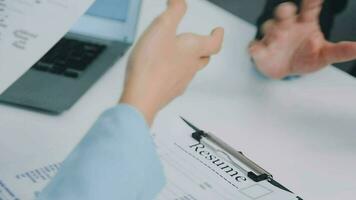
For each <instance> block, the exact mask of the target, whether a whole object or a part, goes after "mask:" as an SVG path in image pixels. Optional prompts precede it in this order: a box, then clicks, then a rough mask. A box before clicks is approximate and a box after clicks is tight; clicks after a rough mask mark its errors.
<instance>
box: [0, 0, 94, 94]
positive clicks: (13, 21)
mask: <svg viewBox="0 0 356 200" xmlns="http://www.w3.org/2000/svg"><path fill="white" fill-rule="evenodd" d="M93 1H94V0H80V1H78V0H0V77H1V79H0V94H1V93H2V92H3V91H5V90H6V89H7V88H8V87H9V86H10V85H11V84H12V83H13V82H14V81H15V80H16V79H18V78H19V77H20V76H21V75H22V74H23V73H24V72H26V71H27V70H28V69H29V68H30V67H31V66H32V65H33V64H35V63H36V61H38V60H39V59H40V58H41V57H42V56H43V55H44V54H45V53H46V52H47V51H48V50H49V49H50V48H51V47H52V46H53V45H54V44H55V43H56V42H57V41H58V40H59V39H60V38H61V37H63V35H64V34H65V33H66V32H68V30H69V29H70V27H71V26H72V25H73V24H74V23H75V21H76V20H77V19H78V18H79V17H80V16H81V15H82V14H83V13H84V12H85V11H86V10H87V9H88V7H89V6H90V5H91V4H92V3H93ZM8 69H11V71H9V70H8Z"/></svg>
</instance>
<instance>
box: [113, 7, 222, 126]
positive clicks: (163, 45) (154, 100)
mask: <svg viewBox="0 0 356 200" xmlns="http://www.w3.org/2000/svg"><path fill="white" fill-rule="evenodd" d="M186 7H187V6H186V3H185V0H170V1H169V2H168V8H167V10H166V11H165V12H164V13H163V14H162V15H160V16H159V17H158V18H156V19H155V21H154V22H153V23H152V24H151V26H150V27H149V28H148V29H147V30H146V32H145V33H144V35H143V36H142V37H141V39H140V40H139V41H138V43H137V45H136V47H135V48H134V50H133V53H132V55H131V57H130V60H129V64H128V69H127V74H126V82H125V87H124V93H123V95H122V97H121V100H120V102H121V103H127V104H130V105H132V106H134V107H136V108H138V109H139V110H140V111H141V112H142V113H143V114H144V116H145V117H146V120H147V122H148V123H149V124H151V123H152V122H153V119H154V117H155V115H156V114H157V112H158V111H159V110H160V109H162V108H163V107H164V106H166V105H167V104H168V103H170V102H171V101H172V100H173V99H174V98H176V97H177V96H179V95H181V94H182V93H183V92H184V90H185V89H186V87H187V85H188V84H189V83H190V81H191V80H192V79H193V77H194V75H195V74H196V73H197V71H199V70H200V69H202V68H203V67H204V66H206V65H207V64H208V63H209V60H210V57H211V56H212V55H213V54H217V53H218V52H219V51H220V49H221V45H222V41H223V37H224V30H223V29H222V28H217V29H215V30H214V31H213V32H212V33H211V35H210V36H199V35H196V34H192V33H185V34H181V35H178V36H177V35H176V30H177V26H178V25H179V23H180V21H181V20H182V18H183V16H184V14H185V12H186Z"/></svg>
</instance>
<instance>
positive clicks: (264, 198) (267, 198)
mask: <svg viewBox="0 0 356 200" xmlns="http://www.w3.org/2000/svg"><path fill="white" fill-rule="evenodd" d="M177 121H178V124H179V127H177V126H174V127H175V128H174V129H171V133H165V134H160V135H158V134H157V135H156V136H155V143H156V146H157V152H158V154H159V157H160V159H161V161H162V163H163V166H164V170H165V174H166V178H167V185H166V186H165V188H164V189H163V190H162V192H161V193H160V194H159V195H158V196H157V198H156V199H157V200H217V199H219V200H236V199H239V200H296V199H297V198H296V195H294V194H292V193H290V192H287V191H285V190H282V189H280V188H277V187H275V186H273V185H271V184H270V183H269V182H268V181H261V182H254V181H253V180H251V179H250V178H248V177H247V175H246V174H245V173H244V172H242V171H241V170H240V169H239V168H237V167H235V166H234V165H232V164H231V163H229V161H228V160H226V159H224V158H222V157H220V156H219V155H216V154H215V153H213V151H211V150H210V149H209V148H207V147H206V146H204V145H203V144H200V143H198V142H197V141H195V140H194V139H193V138H192V137H190V134H191V133H192V131H191V130H190V129H189V128H187V127H185V124H183V122H182V121H181V120H180V119H178V118H177ZM43 157H44V158H51V159H53V160H39V161H33V162H31V163H28V165H23V164H22V165H16V164H12V165H10V166H2V167H1V171H0V199H1V200H34V199H35V197H36V196H37V195H38V194H39V193H40V191H41V190H42V189H43V188H44V187H45V185H46V184H47V183H48V182H49V181H50V180H51V178H52V177H54V176H55V174H56V173H57V171H58V170H59V169H60V166H61V161H60V160H58V159H57V160H56V159H55V158H53V156H50V155H44V156H43ZM234 162H236V163H238V164H239V165H241V166H242V165H243V164H242V163H240V162H239V161H237V160H234ZM118 170H120V169H118Z"/></svg>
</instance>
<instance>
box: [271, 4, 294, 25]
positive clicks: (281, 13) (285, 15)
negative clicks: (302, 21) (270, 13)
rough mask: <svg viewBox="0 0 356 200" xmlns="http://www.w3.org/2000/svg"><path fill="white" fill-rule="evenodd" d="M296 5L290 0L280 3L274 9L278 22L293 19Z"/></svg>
mask: <svg viewBox="0 0 356 200" xmlns="http://www.w3.org/2000/svg"><path fill="white" fill-rule="evenodd" d="M296 14H297V6H296V5H295V4H294V3H292V2H286V3H282V4H280V5H279V6H278V7H277V9H276V11H275V18H276V19H277V20H278V21H279V22H288V21H292V20H294V19H295V17H296Z"/></svg>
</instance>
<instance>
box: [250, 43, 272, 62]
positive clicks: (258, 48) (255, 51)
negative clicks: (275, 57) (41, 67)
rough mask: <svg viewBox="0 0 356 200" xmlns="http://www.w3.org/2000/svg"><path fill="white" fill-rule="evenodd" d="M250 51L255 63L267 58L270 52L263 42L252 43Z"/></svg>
mask: <svg viewBox="0 0 356 200" xmlns="http://www.w3.org/2000/svg"><path fill="white" fill-rule="evenodd" d="M248 51H249V54H250V55H251V57H252V58H253V59H254V60H255V61H258V60H261V59H263V58H265V57H266V55H267V52H268V50H267V46H266V45H265V44H264V43H263V42H261V41H253V42H251V44H250V46H249V49H248Z"/></svg>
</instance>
